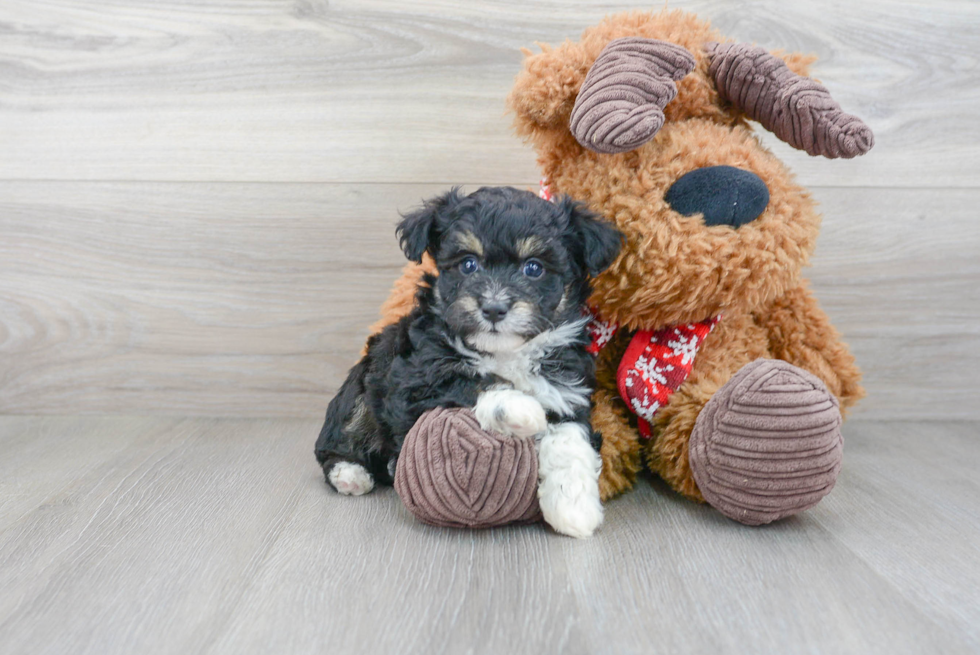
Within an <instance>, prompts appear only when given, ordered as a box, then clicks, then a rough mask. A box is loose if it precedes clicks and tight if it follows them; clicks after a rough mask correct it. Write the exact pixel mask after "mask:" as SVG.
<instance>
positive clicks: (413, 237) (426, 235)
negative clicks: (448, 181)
mask: <svg viewBox="0 0 980 655" xmlns="http://www.w3.org/2000/svg"><path fill="white" fill-rule="evenodd" d="M464 198H465V196H463V194H462V192H461V191H460V189H459V187H453V188H452V190H450V191H449V192H447V193H444V194H443V195H441V196H436V197H435V198H432V199H430V200H426V201H425V202H424V203H423V205H422V207H421V208H420V209H417V210H415V211H414V212H411V213H408V214H403V215H402V221H401V223H399V224H398V228H397V229H396V230H395V233H396V234H397V235H398V242H399V244H400V245H401V247H402V250H403V251H404V253H405V256H406V257H408V258H409V259H410V260H412V261H413V262H415V263H416V264H421V263H422V255H424V254H425V253H426V251H428V252H429V253H430V254H433V253H434V252H435V251H436V250H437V249H438V247H439V237H440V235H441V234H442V233H443V232H444V231H445V229H446V227H447V225H448V224H449V222H451V214H452V211H453V209H454V208H455V207H456V206H457V205H458V204H459V203H460V202H461V201H462V200H463V199H464Z"/></svg>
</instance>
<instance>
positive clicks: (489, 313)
mask: <svg viewBox="0 0 980 655" xmlns="http://www.w3.org/2000/svg"><path fill="white" fill-rule="evenodd" d="M512 304H513V303H511V302H510V301H503V300H498V299H494V300H489V301H486V302H483V303H481V304H480V312H481V313H482V314H483V318H485V319H487V320H488V321H490V323H491V324H492V325H496V324H497V323H499V322H500V321H502V320H504V319H505V318H506V317H507V312H509V311H510V308H511V305H512Z"/></svg>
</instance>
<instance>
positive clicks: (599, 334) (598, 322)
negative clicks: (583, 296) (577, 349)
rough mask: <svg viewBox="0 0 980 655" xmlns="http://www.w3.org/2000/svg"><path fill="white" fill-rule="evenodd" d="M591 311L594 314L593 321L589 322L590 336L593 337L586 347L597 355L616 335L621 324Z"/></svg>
mask: <svg viewBox="0 0 980 655" xmlns="http://www.w3.org/2000/svg"><path fill="white" fill-rule="evenodd" d="M590 313H591V315H592V321H591V322H590V323H589V336H591V337H592V343H590V344H589V345H588V346H587V347H586V350H588V351H589V352H590V353H592V354H593V355H597V354H599V351H600V350H602V349H603V348H605V347H606V344H607V343H609V342H610V341H611V340H612V338H613V337H614V336H616V332H617V331H618V330H619V324H618V323H613V322H612V321H604V320H602V319H601V318H599V317H598V316H596V314H595V312H594V311H592V312H590Z"/></svg>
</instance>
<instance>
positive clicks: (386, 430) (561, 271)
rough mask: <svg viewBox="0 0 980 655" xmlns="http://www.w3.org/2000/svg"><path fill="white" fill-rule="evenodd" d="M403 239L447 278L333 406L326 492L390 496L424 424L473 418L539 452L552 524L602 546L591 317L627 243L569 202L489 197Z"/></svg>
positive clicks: (509, 193) (436, 279)
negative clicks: (525, 440)
mask: <svg viewBox="0 0 980 655" xmlns="http://www.w3.org/2000/svg"><path fill="white" fill-rule="evenodd" d="M397 233H398V235H399V239H400V242H401V246H402V249H403V250H404V251H405V255H406V256H407V257H408V258H409V259H411V260H413V261H416V262H421V261H422V255H423V254H424V253H425V252H428V253H429V254H430V255H431V256H432V257H433V258H434V259H435V262H436V264H437V266H438V269H439V274H438V276H427V278H426V279H425V280H424V282H423V283H422V284H421V285H420V287H419V290H418V296H417V304H416V307H415V308H414V310H413V311H412V312H411V313H410V314H409V315H408V316H406V317H405V318H403V319H402V320H401V321H399V322H398V323H396V324H394V325H390V326H388V327H387V328H385V329H384V330H383V331H382V332H380V333H379V334H377V335H375V336H373V337H372V338H371V339H370V340H369V341H368V349H367V354H366V355H365V356H364V357H363V358H362V359H361V361H360V362H358V364H357V365H356V366H354V368H353V369H351V371H350V374H349V375H348V377H347V380H346V381H345V382H344V384H343V386H341V388H340V391H339V393H338V395H337V397H335V398H334V399H333V400H332V401H331V402H330V405H329V407H328V408H327V416H326V421H325V422H324V425H323V430H322V431H321V432H320V437H319V439H317V442H316V457H317V460H318V461H319V462H320V464H321V465H322V466H323V472H324V474H325V475H326V479H327V481H328V482H329V483H330V485H331V486H333V487H334V488H335V489H336V490H337V491H339V492H340V493H343V494H351V495H360V494H363V493H366V492H368V491H370V490H371V489H372V488H373V487H374V483H375V481H377V482H382V483H386V484H391V483H392V481H393V477H394V471H395V466H396V465H397V459H398V453H399V451H400V449H401V446H402V442H403V440H404V438H405V435H406V434H407V433H408V431H409V430H410V429H411V427H412V426H413V425H414V424H415V422H416V421H417V420H418V419H419V417H420V416H421V415H422V414H423V413H424V412H425V411H427V410H429V409H432V408H434V407H471V408H473V409H474V412H475V414H476V417H477V420H478V421H479V422H480V425H481V426H482V427H483V428H484V429H486V430H493V431H495V432H498V433H502V434H505V435H515V436H520V437H531V436H533V437H534V438H535V440H536V447H537V453H538V462H539V468H538V471H539V484H538V498H539V501H540V504H541V510H542V513H543V514H544V518H545V520H546V521H547V522H548V523H549V524H550V525H551V526H552V527H553V528H554V529H555V530H556V531H558V532H561V533H563V534H567V535H571V536H575V537H587V536H589V535H591V534H592V532H593V531H594V530H595V529H596V528H597V527H598V526H599V524H600V523H601V522H602V505H601V504H600V502H599V486H598V478H599V471H600V467H601V460H600V458H599V455H598V452H597V450H598V443H597V442H598V435H594V433H593V431H592V428H591V423H590V420H589V412H590V407H591V395H592V390H593V387H594V386H595V364H594V362H593V359H592V356H591V355H590V354H589V353H588V352H587V351H586V350H585V347H586V345H587V344H588V336H587V331H586V326H587V319H586V318H584V317H583V315H584V311H583V310H584V307H585V301H586V299H587V298H588V296H589V292H590V286H589V278H590V276H595V275H597V274H599V273H600V272H602V271H603V270H605V269H606V268H607V267H608V266H609V265H610V264H611V263H612V261H613V260H614V259H615V258H616V256H617V254H618V253H619V248H620V243H621V238H622V237H621V235H620V233H619V232H618V231H617V230H616V229H615V228H613V227H612V226H611V225H610V224H608V223H607V222H605V221H603V220H601V219H600V218H599V217H597V216H596V215H595V214H593V213H592V212H590V211H588V210H587V209H586V208H585V207H584V206H583V205H580V204H578V203H575V202H573V201H571V200H570V199H568V198H563V199H562V200H560V201H559V202H557V203H550V202H548V201H546V200H542V199H541V198H538V197H537V196H536V195H534V194H533V193H530V192H528V191H520V190H517V189H512V188H490V187H485V188H482V189H479V190H478V191H476V192H474V193H473V194H471V195H469V196H464V195H463V194H461V193H460V191H459V190H458V189H453V190H452V191H450V192H449V193H447V194H445V195H443V196H440V197H437V198H435V199H433V200H430V201H428V202H426V203H425V205H424V206H423V207H422V208H421V209H419V210H418V211H416V212H414V213H412V214H409V215H406V216H404V218H403V220H402V222H401V223H400V225H399V226H398V230H397Z"/></svg>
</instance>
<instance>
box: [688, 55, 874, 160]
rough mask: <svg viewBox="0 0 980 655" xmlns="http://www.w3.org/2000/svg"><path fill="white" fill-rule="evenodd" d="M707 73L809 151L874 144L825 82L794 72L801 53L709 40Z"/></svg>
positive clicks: (725, 92) (829, 152) (852, 151)
mask: <svg viewBox="0 0 980 655" xmlns="http://www.w3.org/2000/svg"><path fill="white" fill-rule="evenodd" d="M705 51H706V52H707V53H708V55H709V56H710V57H711V65H710V66H709V69H708V74H709V75H710V76H711V77H712V78H713V79H714V81H715V86H716V87H717V88H718V95H719V96H720V97H721V99H722V100H724V101H727V102H730V103H731V104H732V105H733V106H734V107H735V108H736V109H738V110H740V111H742V112H744V113H745V115H746V116H748V117H749V118H751V119H753V120H756V121H758V122H759V123H761V124H762V126H763V127H764V128H766V129H767V130H769V131H770V132H772V133H773V134H775V135H776V136H777V137H779V139H781V140H782V141H785V142H786V143H788V144H789V145H791V146H793V147H794V148H797V149H799V150H804V151H806V152H807V153H808V154H810V155H823V156H824V157H827V158H831V159H832V158H836V157H843V158H851V157H856V156H858V155H863V154H864V153H866V152H867V151H868V150H870V149H871V147H872V146H873V145H874V135H873V134H872V132H871V128H869V127H868V126H867V125H865V124H864V122H863V121H862V120H861V119H860V118H858V117H857V116H853V115H851V114H845V113H844V111H843V110H842V109H841V107H840V105H839V104H837V101H836V100H834V99H833V98H832V97H831V95H830V91H828V90H827V87H825V86H823V85H822V84H820V83H819V82H817V81H816V80H814V79H812V78H809V77H804V76H802V75H799V74H798V73H796V72H794V70H792V69H791V68H790V67H789V66H788V65H787V63H789V64H791V65H794V64H795V65H796V66H797V67H799V68H802V69H805V68H806V64H807V63H808V62H806V61H805V59H803V58H802V57H795V58H794V57H792V56H785V55H784V56H783V57H777V56H776V55H773V54H770V53H769V52H767V51H766V50H765V49H763V48H761V47H759V46H754V45H749V44H746V43H709V44H707V45H706V46H705Z"/></svg>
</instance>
